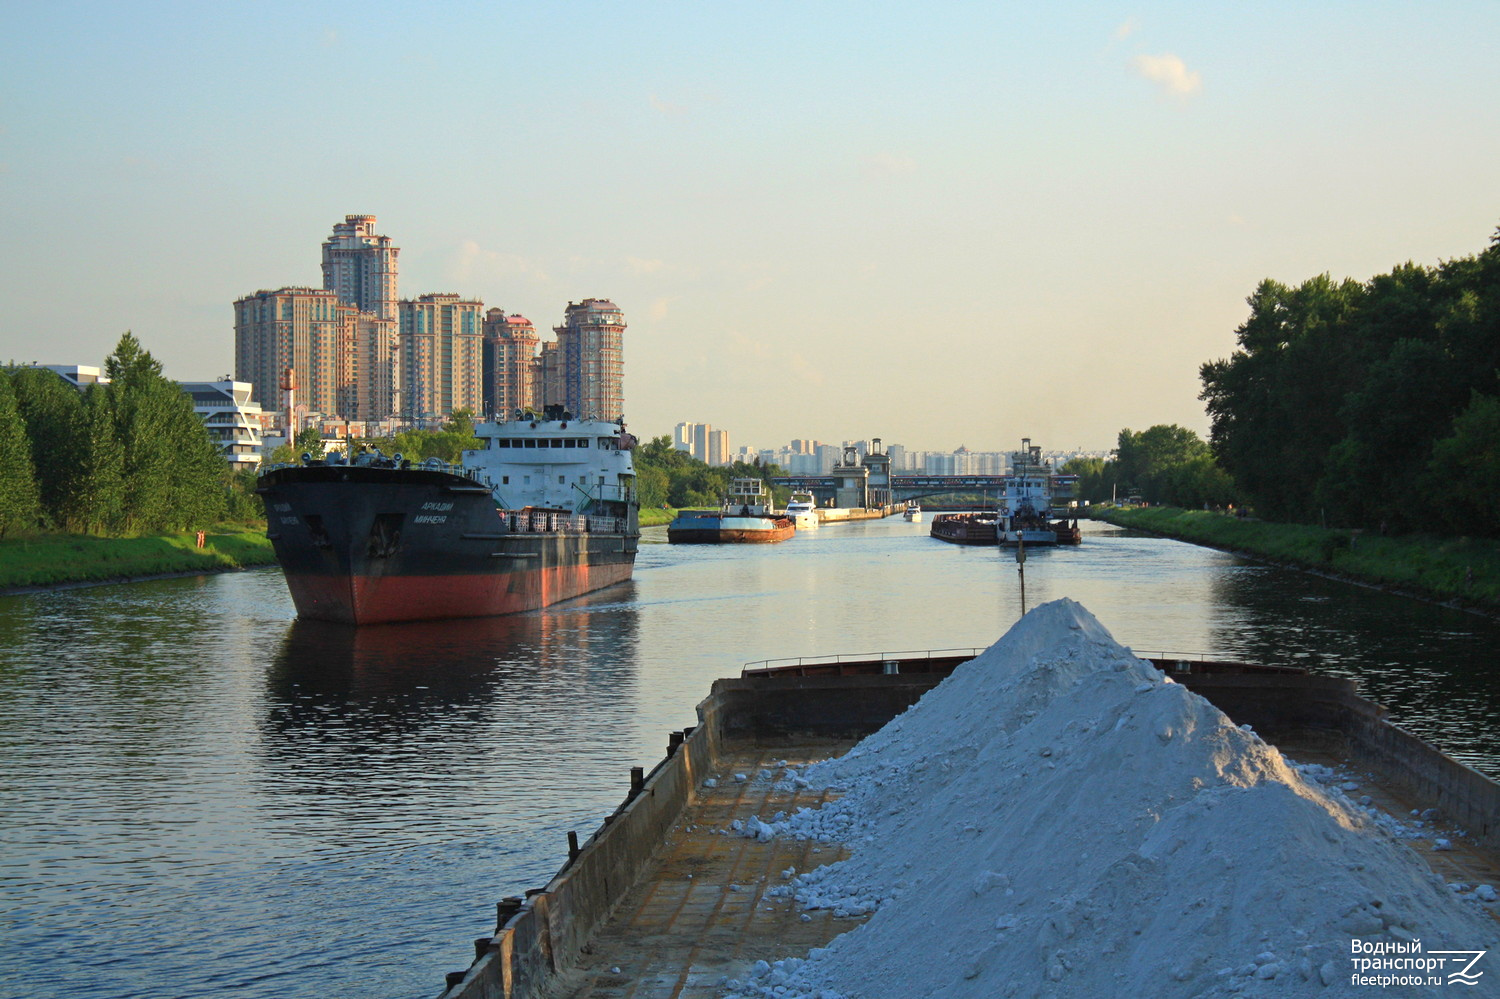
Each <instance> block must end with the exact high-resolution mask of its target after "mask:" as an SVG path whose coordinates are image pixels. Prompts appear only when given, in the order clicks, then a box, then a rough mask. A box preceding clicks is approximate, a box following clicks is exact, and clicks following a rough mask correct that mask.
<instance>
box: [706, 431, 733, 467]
mask: <svg viewBox="0 0 1500 999" xmlns="http://www.w3.org/2000/svg"><path fill="white" fill-rule="evenodd" d="M705 445H706V446H705V448H704V452H705V454H706V457H705V458H704V459H703V460H704V461H706V462H708V463H709V464H710V465H727V464H729V431H727V430H710V431H709V432H708V434H707V441H706V442H705Z"/></svg>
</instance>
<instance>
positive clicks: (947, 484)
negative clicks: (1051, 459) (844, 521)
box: [771, 474, 1078, 505]
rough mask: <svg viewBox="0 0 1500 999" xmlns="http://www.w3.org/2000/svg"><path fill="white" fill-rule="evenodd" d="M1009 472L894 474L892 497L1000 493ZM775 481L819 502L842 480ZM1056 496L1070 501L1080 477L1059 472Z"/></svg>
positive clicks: (790, 477)
mask: <svg viewBox="0 0 1500 999" xmlns="http://www.w3.org/2000/svg"><path fill="white" fill-rule="evenodd" d="M1010 479H1011V476H1009V475H915V474H914V475H892V476H891V483H890V493H891V499H892V500H894V501H896V502H899V503H904V502H906V501H907V500H911V499H920V498H921V497H923V496H942V495H945V494H950V493H986V494H989V495H992V496H998V495H999V494H1000V493H1001V492H1002V491H1003V490H1004V489H1005V484H1006V482H1008V481H1010ZM771 481H772V482H773V483H775V484H776V485H778V486H785V487H786V488H788V489H790V490H792V491H793V492H808V493H812V494H813V496H815V497H817V500H818V503H819V505H822V504H824V503H827V502H828V501H829V500H831V499H832V498H833V496H834V494H835V493H836V492H837V490H838V486H839V479H838V477H837V476H835V475H777V476H774V477H772V479H771ZM1052 482H1053V498H1054V499H1056V500H1058V501H1060V502H1062V503H1067V502H1068V501H1069V500H1071V499H1072V498H1073V496H1074V494H1075V493H1076V491H1077V488H1078V476H1076V475H1055V476H1053V478H1052Z"/></svg>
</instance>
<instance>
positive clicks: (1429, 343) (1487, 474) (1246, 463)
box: [1201, 232, 1500, 538]
mask: <svg viewBox="0 0 1500 999" xmlns="http://www.w3.org/2000/svg"><path fill="white" fill-rule="evenodd" d="M1248 302H1249V305H1250V315H1249V318H1247V319H1246V320H1245V321H1244V323H1242V324H1241V325H1240V326H1239V328H1238V329H1237V330H1236V331H1235V335H1236V338H1237V341H1238V345H1239V347H1238V349H1237V350H1235V351H1234V353H1233V354H1232V355H1231V356H1230V357H1228V358H1226V359H1223V360H1218V361H1214V362H1211V363H1208V364H1204V365H1203V367H1202V369H1201V376H1202V380H1203V393H1202V398H1203V399H1204V400H1205V402H1206V403H1207V409H1208V415H1209V418H1210V420H1211V424H1212V430H1211V433H1210V442H1211V444H1212V445H1213V453H1214V455H1215V457H1216V458H1217V460H1218V462H1219V464H1220V465H1221V466H1222V467H1223V469H1224V470H1225V471H1226V472H1227V473H1229V475H1230V476H1232V477H1233V479H1234V482H1235V485H1236V487H1237V488H1238V489H1239V490H1240V492H1241V493H1242V494H1243V496H1244V498H1245V500H1246V502H1248V503H1249V504H1250V505H1252V506H1253V507H1254V508H1255V509H1256V511H1257V512H1258V513H1259V514H1260V515H1261V516H1264V517H1266V518H1268V519H1273V520H1278V521H1287V522H1293V523H1305V524H1318V525H1320V526H1322V525H1328V526H1335V527H1354V528H1366V529H1370V530H1373V531H1377V532H1383V533H1397V532H1429V533H1433V534H1438V535H1443V536H1446V535H1448V534H1462V535H1469V536H1483V537H1488V538H1496V537H1500V232H1497V233H1496V235H1495V237H1494V238H1492V239H1491V241H1490V246H1489V247H1488V249H1486V250H1485V251H1484V252H1482V253H1480V254H1478V255H1477V256H1469V257H1461V258H1459V259H1455V260H1448V261H1444V262H1442V263H1441V264H1439V265H1438V266H1436V267H1423V266H1418V265H1417V264H1413V263H1407V264H1402V265H1401V266H1399V267H1396V268H1393V269H1392V270H1391V271H1390V273H1388V274H1380V275H1377V276H1375V277H1373V278H1370V279H1369V280H1368V281H1364V282H1358V281H1354V280H1350V279H1344V280H1341V281H1335V280H1334V279H1333V278H1331V277H1330V276H1329V275H1327V274H1322V275H1319V276H1317V277H1314V278H1310V279H1308V280H1306V281H1304V282H1302V283H1301V284H1299V285H1296V286H1295V287H1294V286H1290V285H1286V284H1282V283H1281V282H1279V281H1273V280H1270V279H1267V280H1265V281H1262V282H1261V284H1260V286H1259V287H1258V288H1256V290H1255V293H1254V294H1253V295H1251V296H1250V297H1249V299H1248Z"/></svg>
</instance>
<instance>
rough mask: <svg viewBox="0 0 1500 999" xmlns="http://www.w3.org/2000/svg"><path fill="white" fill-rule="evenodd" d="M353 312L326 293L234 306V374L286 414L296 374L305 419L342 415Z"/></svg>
mask: <svg viewBox="0 0 1500 999" xmlns="http://www.w3.org/2000/svg"><path fill="white" fill-rule="evenodd" d="M351 311H352V310H351V309H350V308H349V307H348V306H346V305H344V304H343V303H342V302H340V301H339V298H338V296H337V295H335V294H334V293H333V292H331V291H325V290H323V289H321V288H278V289H276V290H275V291H258V292H256V293H255V294H253V295H247V296H245V297H244V298H242V299H240V300H239V301H237V302H235V303H234V373H235V378H236V379H237V380H239V381H243V382H249V383H250V385H251V386H253V392H254V395H255V397H256V398H257V399H260V400H261V401H262V402H263V403H269V404H270V405H271V406H272V408H274V409H283V408H285V399H284V395H283V389H282V385H283V383H284V381H285V379H284V375H285V373H286V372H288V371H291V372H292V373H293V374H292V378H293V381H294V382H295V385H296V388H295V392H296V395H295V396H294V397H293V405H294V407H296V408H297V409H298V411H299V412H300V413H301V414H302V415H303V416H310V415H313V414H323V413H335V412H338V411H339V384H340V381H339V380H340V376H341V373H343V372H344V369H345V367H346V365H344V364H343V363H342V362H343V358H342V351H343V349H344V346H345V340H346V338H345V337H344V336H343V335H342V333H343V332H344V329H345V326H346V324H347V323H348V322H349V315H348V314H349V313H350V312H351Z"/></svg>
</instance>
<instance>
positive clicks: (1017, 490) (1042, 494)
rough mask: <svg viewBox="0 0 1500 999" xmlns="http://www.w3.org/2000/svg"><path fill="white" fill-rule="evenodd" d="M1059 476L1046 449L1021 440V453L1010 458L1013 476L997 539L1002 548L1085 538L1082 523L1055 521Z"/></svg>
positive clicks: (1001, 508)
mask: <svg viewBox="0 0 1500 999" xmlns="http://www.w3.org/2000/svg"><path fill="white" fill-rule="evenodd" d="M1054 478H1055V473H1054V472H1053V470H1052V465H1051V464H1050V463H1049V462H1046V461H1043V460H1042V449H1041V447H1040V446H1038V445H1034V444H1032V443H1031V438H1030V437H1023V438H1022V439H1021V450H1019V451H1012V452H1011V455H1010V475H1009V476H1008V477H1007V478H1006V480H1005V491H1004V492H1003V493H1002V494H1001V496H1000V506H999V511H998V512H999V520H998V522H997V524H996V531H995V539H996V541H998V542H999V543H1000V544H1002V545H1019V544H1023V543H1024V544H1028V545H1076V544H1079V543H1080V542H1082V540H1083V535H1082V533H1081V532H1080V531H1079V530H1078V521H1076V520H1075V521H1073V522H1072V523H1071V524H1069V522H1068V521H1067V520H1065V519H1059V520H1054V519H1053V516H1054V514H1053V510H1052V494H1053V481H1054Z"/></svg>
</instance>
